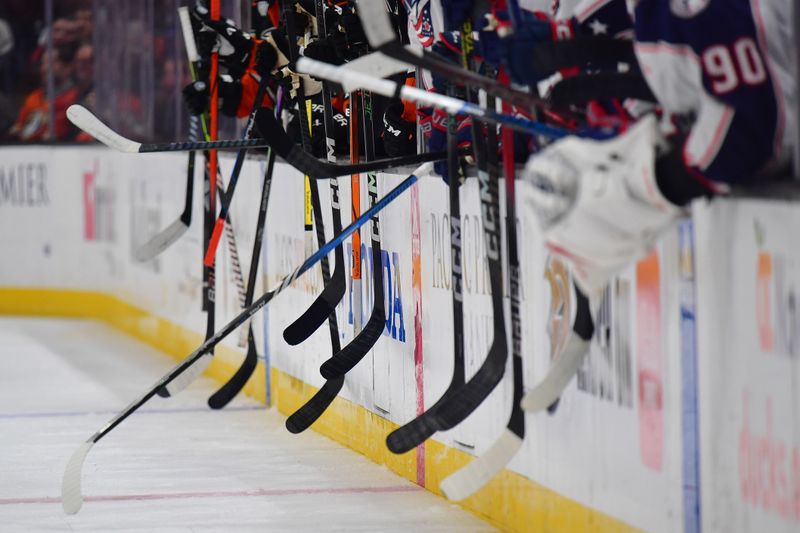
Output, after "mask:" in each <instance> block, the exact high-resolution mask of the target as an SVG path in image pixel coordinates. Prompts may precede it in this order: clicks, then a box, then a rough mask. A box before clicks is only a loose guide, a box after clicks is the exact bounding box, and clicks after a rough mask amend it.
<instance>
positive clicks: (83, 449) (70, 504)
mask: <svg viewBox="0 0 800 533" xmlns="http://www.w3.org/2000/svg"><path fill="white" fill-rule="evenodd" d="M428 172H430V169H429V165H423V166H421V167H420V168H418V169H417V171H416V172H415V173H414V174H411V175H410V176H408V177H407V178H406V179H405V180H403V181H402V182H401V183H400V184H399V185H398V186H397V187H395V188H394V189H392V190H391V191H390V192H389V193H387V194H386V195H385V196H384V197H383V198H381V199H380V200H379V201H378V202H377V203H376V204H375V205H374V206H373V207H371V208H369V209H368V210H367V211H365V212H364V214H363V215H362V216H361V217H359V218H358V219H357V220H356V221H354V222H353V223H352V224H350V225H349V226H347V228H345V229H344V230H343V231H342V233H340V234H339V235H337V236H335V237H334V238H333V239H331V240H330V241H329V242H328V243H326V244H325V245H324V246H322V247H320V249H319V250H317V251H316V252H315V253H314V254H312V255H311V256H310V257H308V258H307V259H306V260H305V261H303V263H302V264H301V265H300V266H299V267H297V268H296V269H295V270H294V271H293V272H291V273H290V274H289V275H287V276H286V277H284V278H283V280H282V281H281V282H280V283H279V284H278V285H277V286H275V287H274V288H273V289H271V290H269V291H267V292H265V293H264V294H262V295H261V296H260V297H259V298H258V299H257V300H255V301H254V302H253V303H252V305H250V306H249V307H247V308H246V309H244V310H242V312H241V313H239V314H238V315H237V316H236V317H234V318H233V319H232V320H231V321H230V322H228V323H227V324H225V326H223V327H222V329H220V330H219V331H217V332H216V333H214V334H213V335H212V336H211V337H210V338H209V339H207V340H206V341H205V342H203V344H201V345H200V346H199V347H198V348H197V349H196V350H195V351H194V352H192V353H191V354H189V355H188V356H187V357H186V358H185V359H184V360H183V361H181V362H180V363H178V364H177V365H176V366H175V367H174V368H173V369H172V370H170V371H169V372H168V373H167V374H165V375H164V376H163V377H162V378H161V379H159V380H158V382H157V383H156V384H155V385H153V386H152V387H150V388H149V389H147V391H145V393H144V394H142V395H141V396H140V397H138V398H136V399H135V400H134V401H133V402H132V403H131V404H130V405H128V406H127V407H126V408H125V409H123V410H122V411H120V413H119V414H117V415H116V416H114V417H113V418H112V419H111V420H110V421H109V422H108V423H107V424H106V425H105V426H103V427H102V428H101V429H100V430H98V431H97V432H96V433H95V434H94V435H92V436H91V437H89V439H88V440H86V442H84V443H83V444H81V446H80V447H78V449H77V450H75V452H74V453H73V454H72V456H71V457H70V460H69V462H68V463H67V467H66V469H65V471H64V478H63V480H62V484H61V503H62V505H63V507H64V511H65V512H66V513H67V514H75V513H77V512H78V511H79V510H80V508H81V506H82V505H83V496H82V495H81V473H82V470H83V463H84V462H85V460H86V456H87V454H88V453H89V451H90V450H91V448H92V446H94V445H95V444H96V443H97V442H98V441H100V440H101V439H102V438H103V437H105V436H106V435H108V433H109V432H111V431H112V430H113V429H114V428H115V427H117V426H118V425H119V424H120V423H122V421H124V420H125V419H126V418H128V417H129V416H130V415H132V414H133V413H134V412H136V411H137V410H138V409H139V408H140V407H141V406H142V405H144V403H145V402H147V401H148V400H149V399H150V398H152V397H153V396H155V395H156V391H158V390H160V389H162V388H163V387H164V386H166V385H167V384H169V383H170V382H171V381H173V380H174V379H176V378H177V377H178V376H179V375H180V374H182V373H183V372H185V371H186V369H187V368H189V367H190V366H192V365H193V364H194V363H195V362H196V361H197V360H198V359H200V358H201V357H202V356H203V355H204V354H206V353H208V352H209V351H210V350H212V349H213V348H214V346H216V345H217V344H219V343H220V341H222V339H224V338H225V337H227V336H228V335H230V334H231V333H232V332H233V331H235V330H236V329H237V328H238V327H239V326H241V325H242V324H244V323H245V322H246V321H247V320H249V319H250V318H251V317H252V316H253V315H254V314H255V313H256V312H258V311H259V310H260V309H261V308H262V307H264V306H265V305H267V304H268V303H269V302H270V301H271V300H272V299H273V298H274V297H275V296H277V295H278V294H280V293H281V292H283V291H284V290H285V289H286V288H287V287H288V286H289V285H291V283H292V282H293V281H294V280H295V279H297V278H298V277H299V276H301V275H302V274H304V273H305V272H307V271H308V270H310V269H311V268H312V267H314V265H316V264H317V263H318V262H320V261H321V260H322V258H323V257H326V256H327V255H328V254H329V253H330V252H331V251H333V249H334V248H335V247H336V246H339V245H340V244H341V243H342V242H343V241H344V240H345V239H346V238H347V237H349V236H350V235H351V234H352V233H353V232H355V231H356V230H357V229H358V228H359V227H361V226H362V225H364V223H366V221H368V220H371V219H372V218H373V217H374V216H375V215H376V214H377V213H378V212H380V211H381V210H382V209H383V208H385V207H386V206H387V205H389V204H390V203H391V202H392V201H393V200H394V199H395V198H397V197H398V196H399V195H400V194H402V193H403V191H405V190H406V189H408V188H409V187H410V186H411V185H413V184H414V183H415V182H416V181H417V174H426V173H428Z"/></svg>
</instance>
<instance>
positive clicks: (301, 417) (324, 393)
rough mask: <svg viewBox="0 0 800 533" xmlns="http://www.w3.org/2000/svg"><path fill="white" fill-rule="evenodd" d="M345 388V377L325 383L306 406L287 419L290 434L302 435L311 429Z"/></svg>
mask: <svg viewBox="0 0 800 533" xmlns="http://www.w3.org/2000/svg"><path fill="white" fill-rule="evenodd" d="M343 386H344V376H339V377H338V378H334V379H329V380H327V381H326V382H325V384H324V385H323V386H322V388H321V389H320V390H318V391H317V393H316V394H315V395H314V396H312V397H311V399H310V400H308V401H307V402H306V403H305V405H303V406H302V407H301V408H300V409H298V410H297V411H295V412H294V413H292V414H291V415H290V416H289V418H287V419H286V429H288V430H289V432H290V433H295V434H297V433H302V432H303V431H305V430H307V429H308V428H309V427H311V424H313V423H314V422H316V421H317V419H318V418H319V417H320V416H322V413H324V412H325V409H327V408H328V406H329V405H330V404H331V402H333V400H334V399H335V398H336V396H337V395H338V394H339V391H341V390H342V387H343Z"/></svg>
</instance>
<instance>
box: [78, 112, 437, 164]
mask: <svg viewBox="0 0 800 533" xmlns="http://www.w3.org/2000/svg"><path fill="white" fill-rule="evenodd" d="M269 115H272V114H271V113H269ZM67 116H68V117H69V119H70V121H72V123H73V124H75V125H76V126H78V127H79V128H81V130H83V131H85V132H86V133H88V134H90V135H92V136H93V137H94V138H95V139H97V140H98V141H100V142H102V143H103V144H105V145H106V146H108V147H109V148H113V149H115V150H118V151H122V152H128V153H139V150H138V149H134V150H130V149H128V148H127V146H129V145H137V146H140V145H141V143H138V142H136V141H133V140H131V139H127V138H125V137H122V136H121V135H120V134H118V133H117V132H115V131H113V130H112V129H111V128H109V127H108V126H106V125H105V124H103V123H102V122H101V121H100V119H98V118H97V117H96V116H95V115H94V114H92V112H91V111H89V110H88V109H86V108H85V107H83V106H81V105H78V104H75V105H72V106H70V108H69V109H68V110H67ZM272 123H273V124H277V121H275V120H274V117H273V119H272ZM286 140H288V137H287V136H286V133H285V132H283V129H282V128H281V131H280V132H278V133H277V134H276V135H275V136H274V137H270V138H263V139H232V140H221V141H213V142H212V141H186V142H173V143H162V144H152V145H148V146H150V147H151V149H148V150H145V151H147V152H188V151H193V150H209V149H212V148H217V149H220V148H229V149H239V148H270V147H271V148H273V149H274V150H276V151H277V153H278V155H280V156H281V157H282V158H283V159H285V160H286V161H287V162H288V163H289V164H291V165H293V166H295V167H296V168H298V169H299V170H300V171H301V172H306V173H307V174H308V175H310V176H311V177H313V178H315V179H327V178H329V177H334V176H345V175H348V174H353V173H356V172H371V171H375V172H380V171H385V170H388V169H391V168H397V167H403V166H418V165H420V164H422V163H427V162H429V161H438V160H440V159H444V158H445V154H444V153H442V152H433V153H429V154H413V155H407V156H400V157H392V158H387V159H377V160H375V161H369V162H364V163H357V164H354V165H335V164H331V163H325V162H323V161H319V160H317V159H315V158H314V157H313V156H312V155H310V154H308V153H305V152H303V150H302V149H301V148H300V147H295V146H294V144H293V143H292V142H291V141H289V143H288V145H287V144H286V143H285V141H286ZM292 148H296V150H293V149H292Z"/></svg>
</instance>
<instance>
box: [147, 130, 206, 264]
mask: <svg viewBox="0 0 800 533" xmlns="http://www.w3.org/2000/svg"><path fill="white" fill-rule="evenodd" d="M189 128H190V129H195V128H197V119H196V117H192V121H191V125H190V126H189ZM195 155H196V152H189V161H188V163H187V165H186V200H185V202H184V206H183V212H182V213H181V215H180V216H179V217H178V219H177V220H175V221H174V222H173V223H172V224H170V225H169V226H167V227H166V228H164V229H163V230H162V231H161V232H160V233H157V234H155V235H153V237H152V238H150V240H149V241H147V242H146V243H144V244H143V245H141V246H140V247H139V248H137V249H136V250H135V251H134V253H133V259H134V260H136V261H139V262H141V263H143V262H145V261H150V260H151V259H153V258H155V257H156V256H158V255H159V254H160V253H161V252H163V251H164V250H166V249H167V248H169V247H170V246H172V244H173V243H174V242H175V241H177V240H178V239H180V238H181V236H183V234H184V233H186V230H188V229H189V226H191V224H192V198H193V196H194V160H195Z"/></svg>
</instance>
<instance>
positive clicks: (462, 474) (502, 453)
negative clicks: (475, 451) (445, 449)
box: [439, 428, 522, 502]
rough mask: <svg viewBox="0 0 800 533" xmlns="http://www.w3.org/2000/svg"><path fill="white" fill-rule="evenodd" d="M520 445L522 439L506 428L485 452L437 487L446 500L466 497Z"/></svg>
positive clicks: (488, 478) (474, 491)
mask: <svg viewBox="0 0 800 533" xmlns="http://www.w3.org/2000/svg"><path fill="white" fill-rule="evenodd" d="M521 447H522V439H521V438H519V437H518V436H517V435H515V434H514V433H513V432H512V431H510V430H509V429H508V428H506V429H504V430H503V434H502V435H500V438H499V439H497V441H495V443H494V444H493V445H492V447H491V448H489V449H488V450H487V451H486V453H485V454H483V455H481V456H480V457H477V458H475V460H474V461H472V462H471V463H470V464H468V465H467V466H465V467H464V468H462V469H461V470H457V471H456V472H454V473H452V474H450V475H449V476H447V477H446V478H445V479H444V480H442V483H441V485H439V488H440V489H441V490H442V493H443V494H444V495H445V497H446V498H447V499H448V500H452V501H456V502H457V501H460V500H463V499H464V498H468V497H469V496H472V495H473V494H474V493H476V492H478V490H480V489H481V488H482V487H483V486H484V485H486V484H487V483H489V481H491V480H492V478H493V477H494V476H496V475H497V474H498V473H499V472H500V471H501V470H503V468H505V466H506V465H507V464H508V463H509V462H510V461H511V459H512V458H513V457H514V455H516V453H517V451H519V449H520V448H521Z"/></svg>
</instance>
